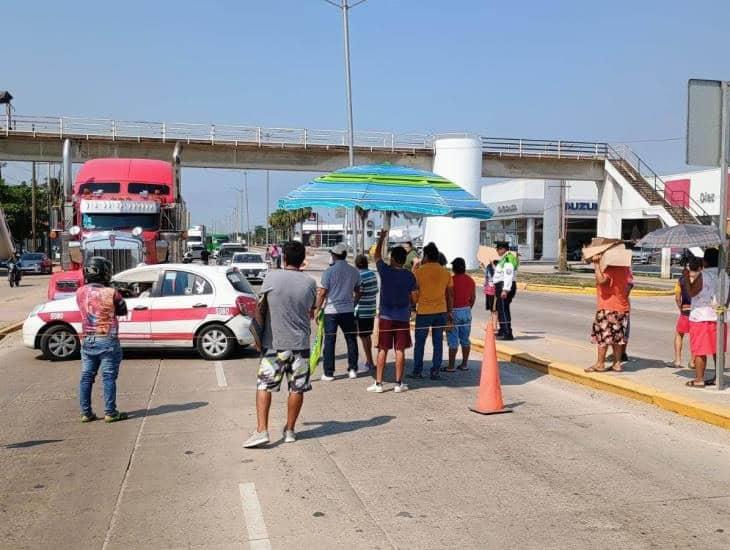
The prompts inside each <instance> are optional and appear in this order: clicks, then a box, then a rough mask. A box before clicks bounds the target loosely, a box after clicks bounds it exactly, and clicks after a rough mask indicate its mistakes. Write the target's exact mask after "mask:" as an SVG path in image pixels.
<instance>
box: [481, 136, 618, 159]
mask: <svg viewBox="0 0 730 550" xmlns="http://www.w3.org/2000/svg"><path fill="white" fill-rule="evenodd" d="M481 140H482V150H483V151H484V152H485V153H492V154H496V155H500V156H511V157H520V158H525V157H534V158H543V157H544V158H558V159H605V158H607V156H608V147H609V146H608V144H607V143H602V142H588V141H563V140H547V139H515V138H492V137H483V138H481Z"/></svg>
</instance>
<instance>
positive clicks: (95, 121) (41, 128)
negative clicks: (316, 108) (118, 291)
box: [0, 115, 433, 151]
mask: <svg viewBox="0 0 730 550" xmlns="http://www.w3.org/2000/svg"><path fill="white" fill-rule="evenodd" d="M0 124H1V125H0V135H5V136H11V135H14V134H16V135H17V134H23V135H32V136H34V137H37V136H41V137H43V136H52V137H58V138H60V139H63V138H67V137H68V138H73V139H85V140H90V139H110V140H112V141H117V140H136V141H142V140H160V141H162V142H163V143H165V142H168V141H171V142H176V141H181V142H184V143H191V142H205V143H210V144H211V145H215V144H229V145H230V144H233V145H239V144H241V145H257V146H260V147H262V146H279V147H281V146H299V147H304V148H307V147H308V146H324V147H327V146H330V147H347V145H348V134H347V132H346V131H345V130H317V129H308V128H265V127H261V126H240V125H233V124H191V123H184V122H145V121H122V120H113V119H105V118H78V117H65V116H62V117H48V116H25V115H19V116H13V117H12V118H4V119H2V122H0ZM354 145H355V147H365V148H370V149H385V150H391V151H396V150H415V149H432V148H433V136H430V135H425V134H395V133H390V132H355V139H354Z"/></svg>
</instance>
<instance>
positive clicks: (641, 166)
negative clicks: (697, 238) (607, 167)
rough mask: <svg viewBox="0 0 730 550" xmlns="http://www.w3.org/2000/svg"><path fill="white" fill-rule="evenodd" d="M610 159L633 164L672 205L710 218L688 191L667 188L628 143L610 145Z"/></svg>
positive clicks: (695, 214) (640, 174) (697, 215)
mask: <svg viewBox="0 0 730 550" xmlns="http://www.w3.org/2000/svg"><path fill="white" fill-rule="evenodd" d="M608 149H609V159H611V160H620V161H623V162H625V163H627V164H629V165H630V166H631V168H632V169H633V170H634V171H635V172H636V173H637V174H638V175H639V176H641V177H642V178H643V179H644V181H646V182H647V183H648V184H649V185H650V186H651V187H652V188H653V189H654V191H656V192H657V193H659V195H661V196H662V197H664V199H665V200H666V201H667V202H669V203H670V204H672V205H676V206H682V207H683V208H685V209H686V210H688V211H689V212H690V214H692V215H693V216H694V217H695V218H698V219H699V218H703V219H708V218H709V217H710V215H709V214H708V213H707V211H706V210H705V209H704V208H703V207H702V205H701V204H700V203H698V202H697V201H696V200H694V199H693V198H692V195H690V194H689V193H688V192H686V191H672V190H668V189H667V184H666V182H665V181H664V180H663V179H662V178H661V176H660V175H659V174H657V173H656V172H655V171H654V170H653V169H652V168H651V167H650V166H649V165H648V164H647V163H646V162H645V161H644V160H643V159H642V158H641V157H640V156H639V155H637V154H636V152H635V151H634V150H633V149H631V147H629V146H628V145H626V144H623V143H622V144H616V145H610V146H609V148H608Z"/></svg>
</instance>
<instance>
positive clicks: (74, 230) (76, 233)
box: [68, 225, 81, 237]
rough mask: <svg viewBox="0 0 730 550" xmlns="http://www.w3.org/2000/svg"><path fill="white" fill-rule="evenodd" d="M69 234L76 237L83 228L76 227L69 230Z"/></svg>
mask: <svg viewBox="0 0 730 550" xmlns="http://www.w3.org/2000/svg"><path fill="white" fill-rule="evenodd" d="M68 232H69V234H70V235H71V236H73V237H76V236H77V235H78V234H79V233H81V228H80V227H79V226H78V225H74V226H73V227H72V228H71V229H69V230H68Z"/></svg>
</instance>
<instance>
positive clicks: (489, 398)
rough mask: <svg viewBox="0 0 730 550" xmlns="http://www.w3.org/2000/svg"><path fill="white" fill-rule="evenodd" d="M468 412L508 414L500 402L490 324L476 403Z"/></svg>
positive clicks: (497, 370) (508, 410)
mask: <svg viewBox="0 0 730 550" xmlns="http://www.w3.org/2000/svg"><path fill="white" fill-rule="evenodd" d="M469 410H470V411H473V412H475V413H479V414H501V413H510V412H512V409H507V408H505V406H504V401H502V387H501V386H500V384H499V366H498V365H497V342H496V339H495V338H494V328H493V327H492V323H487V331H486V335H485V338H484V351H483V352H482V374H481V378H480V380H479V392H478V393H477V401H476V403H475V404H474V406H473V407H469Z"/></svg>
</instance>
